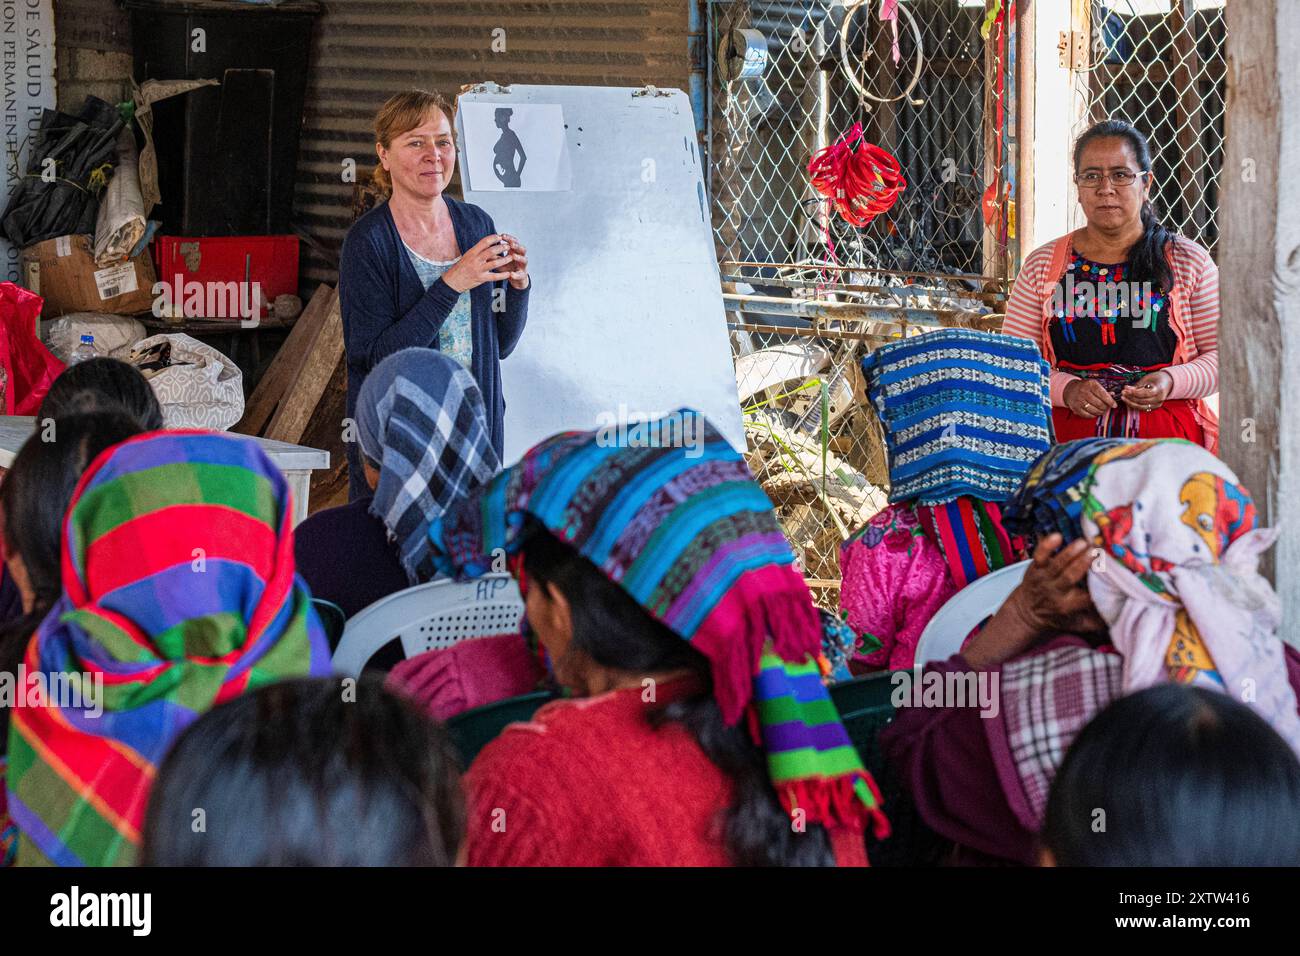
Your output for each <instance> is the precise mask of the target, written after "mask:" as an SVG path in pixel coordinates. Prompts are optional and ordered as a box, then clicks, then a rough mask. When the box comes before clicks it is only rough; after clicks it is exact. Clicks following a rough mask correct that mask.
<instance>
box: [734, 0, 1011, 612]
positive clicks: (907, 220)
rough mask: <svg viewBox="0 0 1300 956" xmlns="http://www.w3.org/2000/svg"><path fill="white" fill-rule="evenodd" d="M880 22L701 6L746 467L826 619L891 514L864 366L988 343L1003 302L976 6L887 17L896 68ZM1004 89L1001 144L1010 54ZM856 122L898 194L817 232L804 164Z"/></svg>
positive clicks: (821, 221) (980, 15)
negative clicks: (944, 335)
mask: <svg viewBox="0 0 1300 956" xmlns="http://www.w3.org/2000/svg"><path fill="white" fill-rule="evenodd" d="M879 7H880V4H879V0H866V2H860V0H803V2H775V0H717V2H711V3H710V5H709V36H710V37H711V39H712V42H711V58H710V64H709V66H710V104H709V127H710V129H709V141H710V152H711V156H710V159H711V162H710V181H709V187H710V195H711V196H712V200H713V225H714V231H715V238H716V242H717V248H718V255H719V260H720V262H721V263H722V278H723V289H724V296H725V298H726V299H727V301H728V308H729V310H730V311H729V320H730V324H731V328H732V330H733V331H732V343H733V350H734V353H735V358H736V379H737V386H738V391H739V393H740V397H741V406H742V409H743V411H744V414H745V423H746V434H747V438H748V440H749V455H748V458H749V463H750V467H751V469H752V471H753V472H754V474H755V476H756V477H757V479H758V480H759V481H760V483H761V484H762V485H763V487H764V489H765V490H766V491H767V493H768V495H769V497H770V498H771V499H772V501H773V503H774V504H775V506H776V508H777V512H778V514H779V516H780V518H781V521H782V526H783V528H784V530H785V532H786V535H787V537H788V538H789V539H790V542H791V544H792V546H793V547H794V549H795V553H796V555H797V556H798V557H799V559H800V561H801V563H802V566H803V569H804V572H805V575H806V576H807V578H808V580H809V583H810V584H811V585H812V586H813V593H814V594H815V595H817V597H818V599H819V602H820V603H822V604H824V605H826V606H830V607H833V606H835V605H836V604H837V602H838V585H839V580H840V570H839V549H840V544H841V542H842V541H843V540H844V539H845V538H846V537H848V536H849V535H850V534H851V533H852V532H854V531H856V530H858V529H859V528H860V527H861V526H862V525H863V524H864V523H865V522H866V521H867V520H868V519H869V518H870V517H872V516H873V515H874V514H875V513H876V512H878V511H879V510H880V509H881V508H883V507H884V506H885V504H886V503H887V495H888V472H887V467H886V462H885V455H884V449H883V444H882V441H881V438H880V432H879V425H878V423H877V421H876V418H875V415H874V413H873V411H872V409H871V407H870V405H869V403H868V402H867V399H866V395H865V391H864V383H863V379H862V373H861V370H860V361H861V359H862V358H863V356H864V355H866V354H867V353H868V352H869V351H870V350H871V349H872V348H874V347H876V346H878V345H879V344H881V343H883V342H887V341H890V340H893V339H897V338H898V337H900V336H902V335H907V334H910V333H912V332H916V331H923V330H924V329H925V328H929V327H935V326H940V325H947V326H966V327H977V328H996V327H997V326H998V317H997V313H1000V312H1002V311H1003V304H1004V302H1005V293H1006V278H1007V277H1006V274H1005V272H1006V256H1005V254H1003V255H1002V256H1001V257H997V256H993V257H990V255H989V248H990V245H993V246H994V247H996V246H997V244H998V242H999V236H998V232H999V229H998V225H999V224H998V223H997V222H995V223H994V224H993V225H992V226H986V225H985V221H984V217H983V214H982V208H981V200H982V197H983V194H984V191H985V188H986V184H987V182H988V180H989V177H990V173H991V166H992V152H991V150H990V144H991V143H992V142H993V139H992V130H991V129H988V128H986V127H988V126H989V125H990V124H988V123H986V117H988V118H990V119H991V118H992V116H993V115H994V113H993V109H992V102H993V101H992V97H993V96H995V95H996V92H997V90H996V88H997V84H989V83H986V82H985V76H986V72H987V71H988V70H989V69H990V68H992V67H993V66H994V64H995V62H996V61H994V60H992V59H990V54H989V51H988V47H989V44H986V42H985V41H984V39H983V38H982V37H981V35H980V25H981V23H982V22H983V20H984V17H985V12H986V11H985V4H984V2H983V0H974V2H971V0H907V2H904V3H900V5H899V8H900V14H899V20H898V53H899V56H898V58H897V62H895V59H894V57H893V54H892V46H893V31H892V29H891V26H890V24H888V23H882V22H881V21H880V20H879V19H878V16H877V13H878V10H879ZM740 31H757V32H756V33H754V32H740ZM918 41H919V42H918ZM764 45H765V47H766V58H765V65H764V67H763V69H762V72H761V75H760V76H751V77H745V78H738V76H737V74H738V73H740V72H742V70H743V63H744V56H745V52H746V48H748V49H749V50H750V57H751V62H752V60H753V59H754V58H755V56H756V55H755V54H754V53H753V52H752V51H753V49H754V48H755V47H756V46H760V47H761V46H764ZM1006 47H1007V49H1008V51H1009V50H1010V48H1011V47H1012V39H1011V36H1008V37H1007V43H1006ZM1002 70H1003V77H1004V83H1003V84H1002V85H1003V86H1004V87H1005V90H1006V91H1005V92H1004V93H1003V96H1004V105H1005V106H1006V107H1007V108H1006V109H1005V110H1004V114H1005V116H1004V126H1003V130H1004V131H1006V130H1008V129H1014V125H1013V123H1014V120H1013V119H1012V118H1011V117H1012V113H1013V111H1012V110H1011V108H1010V107H1011V103H1010V102H1009V101H1010V98H1011V96H1012V94H1011V87H1010V81H1011V77H1012V76H1013V74H1014V64H1013V62H1012V60H1011V57H1010V55H1008V56H1007V59H1006V60H1005V61H1004V62H1003V63H1002ZM857 122H861V123H862V124H863V127H864V135H865V138H866V140H867V141H868V142H871V143H874V144H876V145H878V146H881V147H883V148H884V149H886V150H888V151H889V152H890V153H891V154H893V155H894V156H895V157H896V158H897V159H898V161H899V163H900V165H901V167H902V173H903V176H904V177H905V178H906V180H907V189H906V190H905V191H904V192H903V194H902V196H901V197H900V198H899V201H898V202H897V204H896V205H895V206H894V207H893V208H892V209H891V210H890V211H889V212H887V213H885V214H883V215H881V216H879V217H878V218H877V219H875V220H874V221H872V222H871V223H870V224H868V225H867V226H866V227H863V228H854V227H852V226H850V225H848V224H847V223H845V222H844V221H843V220H841V219H839V217H837V216H828V215H827V211H828V206H827V204H826V202H825V199H824V198H823V197H821V196H819V195H817V194H816V193H815V192H814V191H813V190H812V187H811V186H810V185H809V181H808V174H807V166H808V161H809V159H810V158H811V157H812V155H813V153H815V152H816V151H817V150H818V149H821V148H822V147H824V146H827V145H829V144H831V143H833V142H834V141H835V140H836V139H837V138H838V137H839V136H840V135H841V134H842V133H845V132H847V131H848V130H849V129H850V128H851V127H852V126H853V124H854V123H857ZM1002 159H1003V162H1004V163H1007V164H1009V159H1008V154H1007V153H1006V152H1005V151H1004V152H1003V154H1002ZM1004 168H1005V167H1004ZM1002 208H1004V209H1005V207H1002ZM1002 233H1003V234H1002V235H1001V237H1000V242H1001V243H1002V248H1003V250H1005V243H1006V235H1005V228H1003V229H1002ZM988 263H995V265H993V266H992V267H991V268H990V265H989V264H988ZM990 271H991V272H995V273H999V274H993V275H986V274H984V273H986V272H990ZM990 316H992V318H990Z"/></svg>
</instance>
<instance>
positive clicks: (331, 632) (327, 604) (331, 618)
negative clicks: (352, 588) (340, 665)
mask: <svg viewBox="0 0 1300 956" xmlns="http://www.w3.org/2000/svg"><path fill="white" fill-rule="evenodd" d="M311 606H312V607H314V608H315V609H316V615H317V616H318V617H319V618H320V622H321V624H323V625H324V626H325V637H326V638H327V639H328V640H329V642H330V653H331V654H333V653H334V648H336V647H338V646H339V640H340V639H341V638H342V637H343V627H344V625H345V624H347V620H348V619H347V615H346V614H344V613H343V608H341V607H339V606H338V605H337V604H335V603H334V602H333V601H327V600H325V599H324V598H318V597H314V598H312V599H311Z"/></svg>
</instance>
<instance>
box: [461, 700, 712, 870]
mask: <svg viewBox="0 0 1300 956" xmlns="http://www.w3.org/2000/svg"><path fill="white" fill-rule="evenodd" d="M659 690H660V694H661V696H662V694H663V693H664V691H665V688H664V687H663V686H662V685H660V689H659ZM641 693H642V691H641V688H639V687H632V688H627V689H624V690H618V691H611V692H610V693H607V694H602V695H601V696H599V697H589V698H583V699H578V700H564V701H556V702H555V703H551V704H547V705H546V706H545V707H543V708H542V709H541V710H539V711H538V712H537V713H536V714H535V715H534V716H533V719H532V720H531V721H529V722H528V723H519V724H511V725H510V726H509V727H507V728H506V729H505V730H504V731H503V732H502V734H501V736H500V737H498V738H497V739H496V740H494V741H493V742H492V743H490V744H488V746H487V747H486V748H484V750H483V751H482V753H480V754H479V756H478V759H477V760H475V761H474V764H473V766H471V767H470V768H469V771H468V772H467V773H466V775H465V789H466V794H467V797H468V803H469V818H468V820H467V834H466V841H467V844H468V851H469V865H470V866H727V865H729V863H728V860H727V854H726V851H725V850H724V849H723V845H722V840H721V825H722V821H723V818H724V814H725V812H726V809H727V807H728V806H729V805H730V803H731V796H732V786H731V782H730V780H729V779H728V778H727V777H726V776H725V775H724V774H723V773H722V771H721V770H719V769H718V768H717V766H716V765H715V764H714V763H713V762H712V761H711V760H709V758H708V757H707V756H705V754H704V751H702V750H701V749H700V748H699V745H698V744H696V742H695V740H694V738H692V737H691V735H690V733H689V732H688V731H687V730H686V729H685V728H683V727H681V726H680V725H678V724H672V723H670V724H666V725H664V726H663V727H662V728H660V729H658V730H656V729H654V728H653V727H651V726H650V723H649V722H648V721H647V720H646V717H645V710H646V707H647V705H646V704H644V703H642V701H641Z"/></svg>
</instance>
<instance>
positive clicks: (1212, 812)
mask: <svg viewBox="0 0 1300 956" xmlns="http://www.w3.org/2000/svg"><path fill="white" fill-rule="evenodd" d="M1042 839H1043V844H1044V850H1045V855H1044V859H1045V862H1051V863H1054V864H1055V865H1058V866H1298V865H1300V761H1297V759H1296V755H1295V754H1294V753H1293V752H1292V751H1291V748H1290V747H1289V746H1287V744H1286V742H1285V741H1284V740H1283V739H1282V737H1281V736H1279V735H1278V733H1277V731H1275V730H1274V729H1273V728H1272V727H1271V726H1270V725H1269V724H1268V722H1267V721H1265V720H1264V719H1263V718H1262V717H1260V716H1259V715H1258V714H1256V713H1255V712H1254V711H1253V710H1251V709H1250V708H1249V707H1247V706H1246V705H1245V704H1243V703H1241V702H1239V701H1237V700H1234V699H1233V698H1232V697H1231V696H1229V695H1228V694H1225V693H1220V692H1218V691H1213V690H1206V689H1203V688H1192V687H1186V686H1184V685H1181V684H1161V685H1158V686H1156V687H1150V688H1147V689H1146V690H1142V691H1139V692H1137V693H1135V694H1129V695H1126V696H1124V697H1121V698H1119V699H1118V700H1116V701H1115V702H1114V703H1112V704H1111V705H1110V706H1108V707H1107V708H1106V709H1105V710H1103V711H1102V712H1101V713H1100V714H1098V715H1097V716H1096V717H1094V718H1093V719H1092V721H1090V722H1089V723H1088V725H1087V726H1086V727H1084V729H1083V730H1082V731H1080V733H1079V736H1078V737H1077V738H1075V740H1074V743H1073V744H1072V745H1071V746H1070V749H1069V752H1068V753H1067V754H1066V757H1065V762H1064V763H1063V764H1062V765H1061V769H1060V771H1059V772H1058V773H1057V775H1056V779H1055V780H1054V782H1053V784H1052V792H1051V797H1050V798H1049V799H1048V803H1047V816H1046V821H1045V824H1044V827H1043V836H1042Z"/></svg>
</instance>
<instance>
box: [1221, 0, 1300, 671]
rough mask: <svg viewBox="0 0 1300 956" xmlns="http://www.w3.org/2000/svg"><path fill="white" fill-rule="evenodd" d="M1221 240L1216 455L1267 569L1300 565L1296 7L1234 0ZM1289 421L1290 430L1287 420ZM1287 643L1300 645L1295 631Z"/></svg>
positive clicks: (1285, 587)
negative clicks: (1234, 483) (1241, 489)
mask: <svg viewBox="0 0 1300 956" xmlns="http://www.w3.org/2000/svg"><path fill="white" fill-rule="evenodd" d="M1225 13H1226V16H1227V50H1226V52H1227V62H1228V84H1227V115H1226V117H1225V120H1224V123H1225V130H1224V133H1225V135H1224V150H1225V153H1224V160H1223V180H1222V182H1223V191H1222V196H1221V201H1220V204H1219V210H1220V212H1219V215H1220V224H1221V229H1222V231H1221V233H1220V238H1219V243H1218V249H1219V269H1220V289H1221V297H1222V303H1223V308H1222V319H1221V320H1220V323H1219V375H1220V399H1221V401H1220V410H1221V416H1222V427H1221V431H1220V454H1221V456H1222V457H1223V459H1224V460H1225V461H1226V462H1227V463H1228V464H1229V465H1230V466H1231V467H1232V469H1233V471H1235V472H1236V473H1237V476H1238V477H1239V478H1240V479H1241V481H1242V482H1243V483H1244V484H1245V485H1246V487H1247V488H1249V489H1250V491H1251V494H1252V495H1253V496H1254V499H1255V504H1256V506H1257V507H1258V509H1259V512H1260V518H1261V521H1262V523H1263V524H1266V525H1277V524H1280V525H1281V529H1282V535H1281V538H1280V540H1279V542H1278V545H1277V547H1276V548H1275V549H1273V550H1271V551H1269V552H1267V553H1266V554H1265V556H1264V561H1263V566H1264V570H1265V573H1267V574H1269V575H1270V576H1273V575H1274V573H1275V569H1276V568H1288V567H1289V568H1293V569H1294V568H1296V567H1297V566H1300V521H1297V520H1296V518H1295V516H1294V514H1291V512H1293V511H1294V510H1295V509H1294V502H1295V501H1296V500H1297V498H1296V496H1297V494H1298V493H1300V431H1297V429H1296V428H1295V419H1296V415H1297V414H1298V413H1300V342H1297V340H1296V337H1295V335H1294V330H1295V329H1297V328H1300V301H1298V300H1297V293H1300V253H1297V252H1296V250H1297V249H1300V217H1297V216H1295V215H1294V213H1293V212H1292V211H1293V210H1295V209H1296V208H1297V207H1300V57H1296V56H1295V55H1294V54H1293V53H1292V51H1294V50H1296V49H1300V4H1296V3H1295V2H1294V0H1233V2H1232V3H1229V4H1228V5H1227V7H1226V10H1225ZM1284 211H1285V212H1284ZM1287 422H1290V423H1291V424H1290V425H1285V424H1284V423H1287ZM1276 586H1277V590H1278V594H1279V596H1280V597H1281V599H1282V617H1283V620H1285V621H1290V622H1292V623H1294V622H1295V621H1296V620H1297V617H1296V615H1297V614H1300V574H1296V573H1294V571H1293V572H1291V573H1286V574H1281V575H1277V576H1276ZM1281 633H1282V636H1283V638H1284V639H1286V640H1287V641H1288V642H1290V643H1292V644H1293V645H1294V644H1296V643H1298V642H1297V632H1296V629H1295V628H1294V627H1287V628H1283V629H1282V632H1281Z"/></svg>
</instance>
